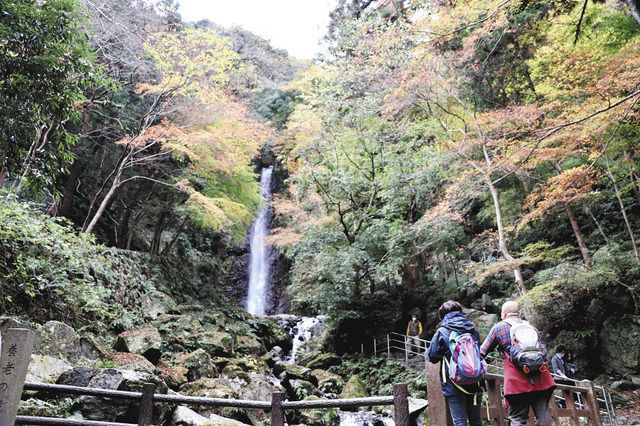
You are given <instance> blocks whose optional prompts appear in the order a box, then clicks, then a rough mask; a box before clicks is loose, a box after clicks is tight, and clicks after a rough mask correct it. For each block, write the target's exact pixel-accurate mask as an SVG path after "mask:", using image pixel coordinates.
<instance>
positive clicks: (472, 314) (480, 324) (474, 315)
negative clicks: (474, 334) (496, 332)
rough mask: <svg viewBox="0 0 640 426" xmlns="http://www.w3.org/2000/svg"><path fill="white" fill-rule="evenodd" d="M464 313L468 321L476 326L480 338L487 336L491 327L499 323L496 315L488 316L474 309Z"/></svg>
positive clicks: (466, 310)
mask: <svg viewBox="0 0 640 426" xmlns="http://www.w3.org/2000/svg"><path fill="white" fill-rule="evenodd" d="M464 313H465V315H466V316H467V318H468V319H469V321H471V322H472V323H473V324H474V325H475V326H476V329H477V330H478V332H479V333H480V336H486V335H488V334H489V331H490V330H491V327H493V325H494V324H496V323H497V322H498V321H499V318H498V315H496V314H488V313H486V312H483V311H479V310H475V309H465V310H464Z"/></svg>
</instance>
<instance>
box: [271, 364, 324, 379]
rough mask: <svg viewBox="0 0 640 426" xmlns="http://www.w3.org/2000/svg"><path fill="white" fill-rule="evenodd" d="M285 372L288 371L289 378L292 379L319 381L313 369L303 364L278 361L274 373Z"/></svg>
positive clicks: (277, 374)
mask: <svg viewBox="0 0 640 426" xmlns="http://www.w3.org/2000/svg"><path fill="white" fill-rule="evenodd" d="M283 372H284V373H286V376H287V378H288V379H290V380H293V379H297V380H305V381H307V382H313V383H317V382H316V378H315V376H314V375H313V371H312V370H311V369H310V368H307V367H303V366H301V365H296V364H287V363H284V362H278V363H276V365H275V366H274V367H273V374H275V375H276V376H280V375H281V374H282V373H283Z"/></svg>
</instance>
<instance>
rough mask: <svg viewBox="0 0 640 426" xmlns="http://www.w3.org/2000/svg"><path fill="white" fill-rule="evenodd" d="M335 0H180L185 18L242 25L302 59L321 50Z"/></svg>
mask: <svg viewBox="0 0 640 426" xmlns="http://www.w3.org/2000/svg"><path fill="white" fill-rule="evenodd" d="M334 4H335V0H180V13H181V14H182V18H183V19H184V20H186V21H199V20H202V19H208V20H210V21H212V22H215V23H216V24H220V25H222V26H225V27H230V26H232V25H239V26H241V27H243V28H244V29H246V30H249V31H251V32H253V33H255V34H258V35H260V36H262V37H264V38H266V39H268V40H270V41H271V44H272V45H273V46H274V47H277V48H280V49H285V50H287V51H288V52H289V54H291V55H293V56H295V57H297V58H300V59H311V58H313V57H314V55H315V54H316V53H318V52H319V51H321V49H322V48H321V47H320V45H319V42H320V40H321V39H322V37H323V36H324V35H325V33H326V27H327V24H328V23H329V12H330V11H331V9H332V8H333V5H334Z"/></svg>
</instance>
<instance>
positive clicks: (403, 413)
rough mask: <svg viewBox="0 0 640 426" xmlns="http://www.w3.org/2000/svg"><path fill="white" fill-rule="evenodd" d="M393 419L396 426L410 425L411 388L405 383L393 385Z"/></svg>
mask: <svg viewBox="0 0 640 426" xmlns="http://www.w3.org/2000/svg"><path fill="white" fill-rule="evenodd" d="M393 419H394V421H395V423H396V426H409V389H408V388H407V385H406V384H404V383H403V384H397V385H393Z"/></svg>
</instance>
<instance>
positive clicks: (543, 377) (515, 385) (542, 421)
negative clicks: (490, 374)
mask: <svg viewBox="0 0 640 426" xmlns="http://www.w3.org/2000/svg"><path fill="white" fill-rule="evenodd" d="M517 318H519V307H518V302H514V301H508V302H505V303H504V304H503V305H502V321H501V322H499V323H498V324H496V325H494V326H493V328H492V329H491V331H490V332H489V335H488V336H487V338H486V339H485V340H484V343H483V344H482V346H481V347H480V354H481V355H482V356H483V357H485V356H487V354H488V353H490V352H491V351H493V350H494V349H495V348H498V351H499V352H500V353H501V354H502V356H503V358H504V396H505V399H506V400H507V402H508V404H509V419H510V420H511V426H526V424H527V420H528V417H529V408H531V409H533V413H534V415H535V416H536V419H537V423H536V424H537V425H538V426H551V425H552V422H551V413H550V411H549V399H550V398H551V395H552V394H553V390H554V389H555V386H556V383H555V382H554V380H553V377H551V373H550V372H549V369H548V368H545V369H543V370H541V372H540V373H539V374H538V375H536V376H527V375H526V374H524V373H523V372H522V371H520V370H519V369H518V368H517V367H516V366H514V365H513V363H512V362H511V361H510V360H509V347H510V346H511V333H510V331H511V325H510V324H509V322H507V321H505V320H508V319H517Z"/></svg>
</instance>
